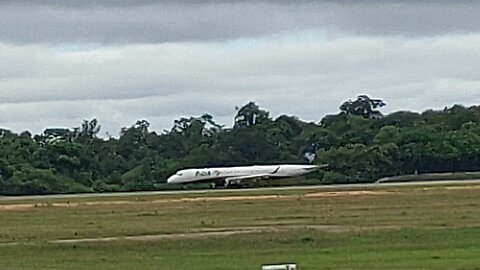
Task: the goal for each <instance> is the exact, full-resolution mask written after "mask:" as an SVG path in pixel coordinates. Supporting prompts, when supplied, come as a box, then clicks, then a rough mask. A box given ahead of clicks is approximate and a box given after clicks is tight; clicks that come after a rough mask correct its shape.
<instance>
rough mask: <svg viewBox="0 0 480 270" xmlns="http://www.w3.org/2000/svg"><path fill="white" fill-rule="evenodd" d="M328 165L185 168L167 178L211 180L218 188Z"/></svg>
mask: <svg viewBox="0 0 480 270" xmlns="http://www.w3.org/2000/svg"><path fill="white" fill-rule="evenodd" d="M325 166H327V165H321V166H319V165H297V164H280V165H253V166H238V167H217V168H203V169H183V170H180V171H178V172H176V173H175V174H174V175H172V176H170V177H169V178H168V179H167V183H169V184H187V183H194V182H211V187H212V188H216V187H219V186H221V185H222V184H223V187H228V186H230V185H231V184H236V185H240V184H241V182H242V181H245V180H250V181H256V180H259V179H270V178H289V177H295V176H300V175H304V174H308V173H311V172H314V171H316V170H318V169H320V168H321V167H325Z"/></svg>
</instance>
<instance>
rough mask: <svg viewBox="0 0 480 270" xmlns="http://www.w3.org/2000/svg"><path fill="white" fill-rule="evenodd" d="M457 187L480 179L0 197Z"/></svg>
mask: <svg viewBox="0 0 480 270" xmlns="http://www.w3.org/2000/svg"><path fill="white" fill-rule="evenodd" d="M456 185H480V179H476V180H445V181H418V182H402V183H371V184H342V185H315V186H288V187H270V188H248V189H205V190H168V191H140V192H112V193H82V194H58V195H33V196H0V202H2V201H20V200H49V199H74V198H99V197H134V196H154V195H179V194H212V193H242V192H243V193H244V192H261V191H287V190H312V191H322V190H324V191H331V190H339V191H348V190H362V189H368V188H380V187H415V186H456Z"/></svg>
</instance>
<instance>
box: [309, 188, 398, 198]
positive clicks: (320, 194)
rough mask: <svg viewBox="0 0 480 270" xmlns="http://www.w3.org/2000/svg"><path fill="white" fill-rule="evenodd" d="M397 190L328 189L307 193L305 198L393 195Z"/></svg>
mask: <svg viewBox="0 0 480 270" xmlns="http://www.w3.org/2000/svg"><path fill="white" fill-rule="evenodd" d="M396 193H398V192H395V191H380V190H378V191H373V190H359V191H327V192H315V193H308V194H305V195H304V196H303V197H305V198H324V197H327V198H328V197H342V196H364V195H368V196H374V195H391V194H396Z"/></svg>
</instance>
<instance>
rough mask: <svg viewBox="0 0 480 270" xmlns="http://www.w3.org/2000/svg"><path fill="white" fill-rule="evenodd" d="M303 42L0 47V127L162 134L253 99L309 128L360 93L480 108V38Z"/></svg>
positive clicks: (392, 105) (313, 38) (229, 112)
mask: <svg viewBox="0 0 480 270" xmlns="http://www.w3.org/2000/svg"><path fill="white" fill-rule="evenodd" d="M308 36H309V37H308V38H302V35H301V34H300V35H297V37H298V38H291V36H281V35H277V36H275V37H271V38H263V39H255V40H239V41H235V42H217V43H166V44H151V45H135V44H132V45H124V46H109V47H105V46H93V47H91V48H84V49H81V50H64V49H61V50H59V49H58V48H57V47H52V46H41V45H28V46H15V45H6V44H0V63H2V64H1V65H2V66H1V69H0V96H1V97H2V98H1V100H0V126H2V127H6V128H11V129H13V130H15V131H22V130H26V129H29V130H32V131H33V132H35V133H38V132H41V131H42V130H43V129H44V128H46V127H56V126H65V127H73V126H77V125H79V124H80V122H81V120H82V119H91V118H93V117H97V118H98V119H99V120H100V122H101V124H102V126H103V133H102V134H104V133H105V131H108V132H109V133H110V134H113V135H117V134H118V132H119V130H120V128H121V127H123V126H130V125H131V124H133V123H134V122H135V120H137V119H144V118H145V119H147V120H149V121H151V122H152V128H153V129H155V130H157V131H162V130H163V129H169V128H170V127H171V125H172V123H173V120H174V119H176V118H179V117H181V116H199V115H201V114H203V113H211V114H213V115H214V116H215V118H216V119H217V120H218V121H219V122H221V123H223V124H227V125H230V124H231V122H232V119H233V116H234V114H235V111H234V107H235V106H241V105H244V104H245V103H247V102H248V101H256V102H258V104H259V105H260V106H261V107H263V108H265V109H267V110H269V111H271V113H272V115H274V116H277V115H279V114H283V113H286V114H293V115H297V116H299V117H300V118H301V119H304V120H309V121H318V120H320V119H321V118H322V117H323V116H324V115H325V114H327V113H335V112H337V111H338V106H339V105H340V104H341V103H342V102H343V101H344V100H346V99H348V98H354V97H355V96H356V95H357V94H363V93H368V94H369V95H371V96H373V97H379V98H384V99H385V100H386V102H387V104H388V106H387V110H388V111H393V110H401V109H410V110H424V109H427V108H431V107H434V108H443V107H444V106H447V105H453V104H454V103H463V104H466V105H470V104H474V103H479V102H480V75H478V72H477V70H479V68H480V64H479V63H480V51H479V50H478V49H477V48H476V46H475V44H480V34H469V35H456V36H450V35H446V36H436V37H429V38H406V37H381V36H379V37H359V36H351V37H334V36H325V35H322V34H318V35H316V34H312V32H309V33H308ZM286 37H287V38H286ZM288 37H290V38H288Z"/></svg>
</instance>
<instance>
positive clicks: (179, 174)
mask: <svg viewBox="0 0 480 270" xmlns="http://www.w3.org/2000/svg"><path fill="white" fill-rule="evenodd" d="M175 175H178V176H182V175H183V173H180V172H179V173H176V174H175Z"/></svg>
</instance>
